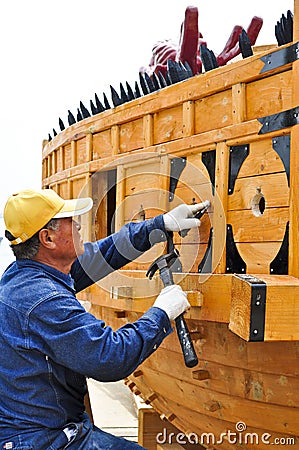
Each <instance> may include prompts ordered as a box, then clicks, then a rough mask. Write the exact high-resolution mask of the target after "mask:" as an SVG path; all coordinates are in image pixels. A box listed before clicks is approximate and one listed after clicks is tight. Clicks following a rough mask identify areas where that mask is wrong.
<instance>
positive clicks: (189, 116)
mask: <svg viewBox="0 0 299 450" xmlns="http://www.w3.org/2000/svg"><path fill="white" fill-rule="evenodd" d="M194 112H195V108H194V102H193V101H188V102H184V103H183V135H184V136H192V134H194V129H195V114H194Z"/></svg>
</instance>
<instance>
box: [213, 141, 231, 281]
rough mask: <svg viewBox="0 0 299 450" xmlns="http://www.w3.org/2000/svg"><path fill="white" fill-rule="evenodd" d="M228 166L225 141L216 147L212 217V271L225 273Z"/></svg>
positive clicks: (227, 151) (227, 150)
mask: <svg viewBox="0 0 299 450" xmlns="http://www.w3.org/2000/svg"><path fill="white" fill-rule="evenodd" d="M228 167H229V148H228V147H227V145H226V143H225V142H221V143H219V144H217V147H216V168H215V199H214V217H213V219H214V220H213V222H214V223H213V253H212V271H214V268H215V272H216V273H225V271H226V252H225V236H226V222H227V217H226V211H227V191H228V177H227V174H228Z"/></svg>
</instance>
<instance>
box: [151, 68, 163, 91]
mask: <svg viewBox="0 0 299 450" xmlns="http://www.w3.org/2000/svg"><path fill="white" fill-rule="evenodd" d="M152 79H153V85H154V86H155V91H158V90H159V89H161V85H160V80H159V78H158V76H157V74H156V73H155V72H154V73H153V75H152Z"/></svg>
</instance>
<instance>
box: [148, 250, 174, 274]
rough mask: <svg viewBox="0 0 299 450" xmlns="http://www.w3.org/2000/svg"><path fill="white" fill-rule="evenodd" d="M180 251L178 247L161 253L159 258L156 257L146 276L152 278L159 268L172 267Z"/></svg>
mask: <svg viewBox="0 0 299 450" xmlns="http://www.w3.org/2000/svg"><path fill="white" fill-rule="evenodd" d="M178 256H179V252H178V251H177V249H173V250H172V251H171V252H170V253H167V254H166V255H161V256H159V258H157V259H155V261H154V262H153V263H152V264H151V265H150V267H149V268H148V271H147V272H146V276H147V277H149V279H150V280H151V279H152V278H153V276H154V275H155V273H156V272H157V270H159V271H160V270H161V269H163V268H165V267H168V268H170V266H171V265H172V264H173V262H174V261H175V260H176V259H177V258H178Z"/></svg>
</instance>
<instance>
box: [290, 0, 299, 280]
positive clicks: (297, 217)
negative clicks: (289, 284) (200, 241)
mask: <svg viewBox="0 0 299 450" xmlns="http://www.w3.org/2000/svg"><path fill="white" fill-rule="evenodd" d="M293 40H294V42H297V41H298V40H299V0H294V25H293ZM292 73H293V86H292V92H293V106H298V105H299V60H297V61H295V62H294V63H293V70H292ZM298 145H299V125H295V126H294V127H292V129H291V150H290V233H289V249H290V251H289V274H290V275H293V276H295V277H299V239H298V237H299V233H298V231H299V197H298V192H299V177H298V173H299V152H298Z"/></svg>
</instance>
